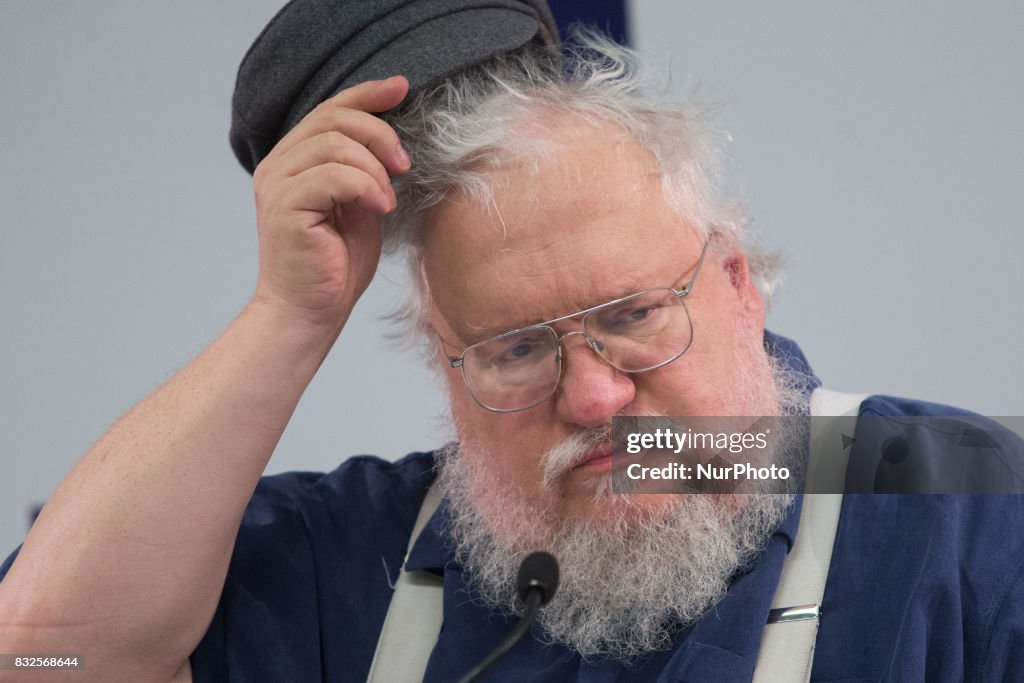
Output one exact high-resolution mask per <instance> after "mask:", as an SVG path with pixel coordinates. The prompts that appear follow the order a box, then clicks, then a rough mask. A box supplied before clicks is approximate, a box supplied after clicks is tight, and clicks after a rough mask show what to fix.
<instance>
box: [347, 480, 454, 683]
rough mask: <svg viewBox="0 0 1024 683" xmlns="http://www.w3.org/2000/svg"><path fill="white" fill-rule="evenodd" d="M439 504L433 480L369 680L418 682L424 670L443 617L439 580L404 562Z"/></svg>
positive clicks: (393, 682) (421, 507)
mask: <svg viewBox="0 0 1024 683" xmlns="http://www.w3.org/2000/svg"><path fill="white" fill-rule="evenodd" d="M440 504H441V490H440V487H439V486H438V485H437V484H436V483H434V484H433V485H432V486H431V487H430V488H429V489H428V490H427V496H426V498H424V499H423V505H422V506H420V512H419V514H418V515H417V516H416V523H415V524H414V525H413V528H412V536H410V537H409V545H408V547H407V549H406V551H405V559H404V560H403V561H402V571H401V573H400V574H399V575H398V581H397V582H396V583H395V593H394V595H392V596H391V604H390V605H389V606H388V614H387V616H386V617H385V618H384V626H383V628H381V632H380V638H378V639H377V651H376V652H374V653H373V664H371V665H370V674H369V675H368V676H367V677H366V680H367V681H368V682H370V683H405V682H406V681H409V682H410V683H413V682H415V683H419V682H420V681H422V680H423V674H424V672H425V671H426V670H427V662H428V661H429V660H430V653H431V652H432V651H433V649H434V645H436V644H437V636H438V634H439V633H440V632H441V622H442V621H443V619H444V604H443V598H444V591H443V589H442V580H441V578H440V577H439V576H435V575H434V574H431V573H430V572H407V571H405V563H406V562H407V561H408V560H409V553H411V552H412V547H413V545H415V543H416V539H417V538H419V535H420V532H422V531H423V527H425V526H426V525H427V522H429V521H430V518H431V517H432V516H433V515H434V511H435V510H437V506H438V505H440Z"/></svg>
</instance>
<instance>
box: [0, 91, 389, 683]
mask: <svg viewBox="0 0 1024 683" xmlns="http://www.w3.org/2000/svg"><path fill="white" fill-rule="evenodd" d="M407 87H408V86H407V84H406V82H405V81H404V79H389V80H387V81H375V82H370V83H364V84H362V85H360V86H356V87H355V88H351V89H349V90H346V91H345V92H343V93H341V94H339V95H338V96H336V97H335V98H332V100H329V101H328V102H325V103H324V104H323V105H321V106H320V107H318V108H317V109H316V110H315V111H314V112H312V113H311V114H310V115H309V116H308V117H307V118H306V119H304V120H303V121H302V122H301V123H300V124H299V125H298V126H297V127H296V128H295V129H294V130H293V131H291V133H289V134H288V135H287V136H285V137H284V138H283V139H282V140H281V142H280V143H279V144H278V145H277V146H276V147H275V148H274V150H273V151H272V152H271V154H270V155H269V156H268V157H267V159H266V160H265V161H264V162H263V163H262V164H261V165H260V167H259V168H258V169H257V171H256V174H255V178H254V188H255V192H256V203H257V215H258V222H259V233H260V276H259V281H258V283H257V287H256V293H255V295H254V297H253V299H252V301H251V302H250V303H249V304H248V305H247V306H246V307H245V309H244V310H243V311H242V312H241V313H240V314H239V316H238V317H237V318H236V319H235V320H234V321H233V322H232V323H231V325H230V326H229V327H228V328H227V330H225V332H224V333H223V334H222V335H221V336H220V337H219V338H218V339H217V340H216V341H215V342H214V343H213V344H211V345H210V347H209V348H207V349H206V350H205V351H203V353H202V354H200V355H199V356H198V357H197V358H196V359H195V360H193V361H192V362H191V363H190V364H189V365H188V366H187V367H185V368H184V369H183V370H181V371H180V372H178V373H177V374H176V375H174V376H173V377H172V378H171V379H170V380H168V381H167V382H166V383H165V384H164V385H163V386H161V387H160V388H158V389H157V390H156V391H154V392H153V393H152V394H150V395H149V396H148V397H146V398H145V399H144V400H143V401H142V402H140V403H139V404H138V405H136V406H135V407H134V408H132V409H131V410H130V411H128V413H126V414H125V415H124V416H122V417H121V418H120V419H119V420H118V421H117V422H116V423H115V424H114V426H113V427H111V429H110V430H109V431H108V432H107V433H106V434H105V435H104V436H103V437H102V438H101V439H100V440H99V441H98V442H97V443H96V444H95V445H94V446H93V447H92V448H91V449H90V450H89V452H88V453H86V454H85V456H83V457H82V459H81V460H80V461H79V462H78V463H77V464H76V465H75V467H74V468H73V469H72V470H71V472H70V473H69V474H68V475H67V476H66V477H65V479H64V480H63V481H62V482H61V484H60V486H59V487H58V488H57V491H56V492H55V493H54V495H53V497H52V498H51V500H50V501H49V502H48V503H47V505H46V506H45V508H44V509H43V511H42V513H41V514H40V516H39V518H38V520H37V521H36V523H35V524H34V526H33V528H32V531H31V533H30V534H29V536H28V538H27V539H26V541H25V544H24V546H23V548H22V550H21V553H20V554H19V556H18V558H17V560H16V561H15V563H14V565H13V566H12V567H11V570H10V572H9V574H8V575H7V577H6V578H5V579H4V581H3V582H2V583H0V651H3V652H32V653H59V652H74V653H79V654H82V655H84V656H85V658H86V662H87V665H86V666H87V670H88V672H89V673H88V676H89V679H97V680H153V679H160V680H170V679H172V677H174V678H177V677H179V676H184V675H185V674H187V673H188V670H187V658H188V656H189V654H190V653H191V652H192V650H193V649H194V648H195V646H196V645H197V644H198V642H199V640H200V639H201V638H202V636H203V634H204V633H205V631H206V628H207V627H208V625H209V622H210V619H211V618H212V616H213V613H214V610H215V608H216V605H217V601H218V599H219V597H220V593H221V590H222V588H223V583H224V577H225V574H226V572H227V567H228V562H229V560H230V557H231V551H232V547H233V544H234V539H235V535H236V534H237V531H238V526H239V524H240V521H241V517H242V513H243V511H244V509H245V505H246V503H247V501H248V500H249V498H250V496H251V495H252V492H253V489H254V488H255V486H256V483H257V480H258V479H259V477H260V474H261V473H262V471H263V469H264V467H265V466H266V464H267V461H268V460H269V458H270V456H271V454H272V452H273V450H274V447H275V446H276V444H277V442H278V440H279V438H280V436H281V434H282V432H283V431H284V428H285V426H286V425H287V423H288V420H289V419H290V417H291V415H292V412H293V411H294V409H295V406H296V405H297V403H298V401H299V398H300V397H301V395H302V392H303V391H304V390H305V388H306V386H307V385H308V384H309V382H310V380H311V379H312V377H313V375H314V373H315V372H316V371H317V369H318V368H319V366H320V363H321V362H322V361H323V359H324V357H325V356H326V354H327V352H328V351H329V350H330V348H331V346H332V345H333V343H334V341H335V339H336V338H337V336H338V334H339V332H340V331H341V328H342V326H343V325H344V323H345V321H346V320H347V318H348V315H349V313H350V312H351V310H352V307H353V306H354V304H355V302H356V300H357V299H358V297H359V296H360V295H361V294H362V292H363V291H364V290H365V289H366V287H367V286H368V285H369V282H370V280H371V279H372V277H373V273H374V272H375V269H376V266H377V261H378V259H379V257H380V232H379V230H380V225H379V216H380V214H382V213H386V212H388V211H390V210H392V209H393V208H394V205H395V197H394V192H393V190H392V189H391V186H390V179H389V174H394V173H401V172H404V171H405V170H406V169H407V167H408V160H407V158H406V157H405V156H404V152H401V148H400V147H399V145H398V139H397V137H396V136H395V134H394V131H392V130H391V129H390V128H389V127H388V126H387V125H386V124H384V123H383V122H382V121H380V120H379V119H377V118H376V117H373V116H372V115H371V114H369V113H368V112H379V111H384V110H386V109H389V108H390V107H393V106H394V105H395V104H397V103H398V102H399V101H401V99H402V98H403V96H404V95H405V92H406V90H407ZM2 673H3V672H0V679H2V678H3V676H2Z"/></svg>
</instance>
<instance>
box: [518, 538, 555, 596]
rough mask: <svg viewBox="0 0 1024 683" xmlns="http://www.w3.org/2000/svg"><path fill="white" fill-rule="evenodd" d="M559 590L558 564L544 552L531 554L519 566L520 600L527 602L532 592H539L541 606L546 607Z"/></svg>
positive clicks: (539, 551) (549, 554)
mask: <svg viewBox="0 0 1024 683" xmlns="http://www.w3.org/2000/svg"><path fill="white" fill-rule="evenodd" d="M556 590H558V562H557V561H556V560H555V558H554V557H553V556H552V555H551V553H546V552H544V551H543V550H538V551H537V552H534V553H530V554H529V555H527V556H526V559H524V560H523V562H522V564H520V565H519V575H518V576H517V577H516V593H518V594H519V599H520V600H522V601H523V602H526V595H527V594H528V593H529V592H530V591H539V592H540V595H541V600H540V604H541V605H546V604H547V603H548V601H549V600H551V598H552V597H553V596H554V594H555V591H556Z"/></svg>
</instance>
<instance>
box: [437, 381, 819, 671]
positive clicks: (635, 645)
mask: <svg viewBox="0 0 1024 683" xmlns="http://www.w3.org/2000/svg"><path fill="white" fill-rule="evenodd" d="M772 374H773V377H774V380H775V389H776V396H777V398H778V406H779V408H778V413H777V414H779V415H794V414H799V413H802V412H805V411H806V400H805V397H804V394H803V391H802V389H801V387H802V384H803V382H804V381H806V378H805V377H803V376H798V375H794V374H792V373H789V372H787V371H785V370H783V369H782V368H781V366H779V365H778V364H777V363H772ZM783 422H784V423H785V424H786V425H790V427H789V429H790V430H791V432H792V433H791V434H788V435H786V437H785V438H783V439H782V442H783V443H789V444H802V443H803V433H804V432H803V430H804V429H805V428H806V425H805V424H804V423H803V421H801V420H785V421H783ZM606 438H607V433H606V432H602V431H601V430H592V431H591V432H590V433H588V432H583V433H581V435H580V436H579V439H577V443H576V444H574V445H572V447H577V448H578V447H580V446H581V445H583V446H584V447H585V446H586V444H587V442H588V441H591V442H596V441H597V440H599V439H606ZM559 448H562V447H556V449H553V451H555V450H559ZM801 457H802V452H800V448H799V447H795V448H794V447H790V448H788V449H786V450H785V452H783V453H777V454H776V455H775V457H774V461H775V462H776V463H778V464H780V465H788V466H791V467H796V468H797V469H799V466H800V463H799V462H798V460H799V459H800V458H801ZM473 460H475V461H476V462H483V461H484V459H483V458H479V457H478V458H475V459H473ZM438 467H439V475H438V481H439V482H440V486H441V487H442V492H443V493H444V495H445V496H447V498H448V503H449V511H450V515H451V519H450V525H449V529H448V532H449V538H450V542H451V543H452V544H453V545H454V550H455V555H456V558H457V560H458V561H459V562H460V564H461V565H462V568H463V569H464V570H465V572H466V575H467V579H468V586H469V590H470V591H471V594H472V597H473V599H474V600H476V601H478V602H479V603H482V604H483V605H485V606H487V607H488V608H490V609H494V610H497V611H499V612H502V613H505V614H517V613H520V612H521V603H520V602H519V600H518V598H517V596H516V592H515V578H516V572H517V569H518V566H519V563H520V562H521V560H522V558H523V557H524V556H525V555H526V554H528V553H530V552H532V551H534V550H548V551H550V552H552V553H553V554H554V555H555V556H556V558H557V559H558V562H559V568H560V583H559V588H558V593H557V596H556V597H555V598H554V599H553V600H552V602H551V603H549V604H548V605H547V606H546V607H545V608H544V609H542V610H541V612H540V614H539V616H538V622H539V623H540V625H541V626H542V627H543V632H544V634H545V636H546V638H547V639H548V641H549V642H552V643H560V644H563V645H565V646H567V647H569V648H570V649H572V650H574V651H576V652H578V653H579V654H580V655H581V656H583V657H584V658H585V659H588V660H596V659H602V658H612V659H617V660H622V661H627V662H628V661H631V660H636V659H638V658H640V657H642V656H644V655H646V654H649V653H651V652H654V651H657V650H664V649H667V648H668V647H670V646H671V644H672V640H673V636H674V634H675V633H676V632H677V631H678V630H679V629H681V628H685V627H687V626H689V625H691V624H693V623H694V622H696V621H697V620H698V619H700V617H701V616H703V615H704V614H705V613H706V612H707V611H708V609H709V608H711V607H712V606H713V605H715V604H716V603H718V602H719V601H720V600H721V599H722V598H723V597H724V596H725V594H726V591H727V590H728V587H729V583H730V579H731V578H732V577H733V576H734V575H735V574H736V573H737V572H738V571H740V570H742V569H744V568H745V567H746V566H747V565H748V564H749V563H750V562H751V561H752V560H753V559H754V558H755V557H756V556H757V555H758V553H760V552H761V551H762V550H763V549H764V547H765V545H766V544H767V542H768V540H769V539H770V538H771V535H772V533H773V532H774V531H775V530H776V529H777V528H778V526H779V524H781V522H782V521H783V519H785V517H786V514H787V513H788V511H789V509H790V507H791V506H792V504H793V500H794V497H793V496H792V495H785V494H757V495H750V496H746V497H745V498H744V501H745V502H744V504H743V505H742V506H741V507H739V508H738V509H737V508H736V507H735V506H733V507H732V508H730V507H729V506H726V505H723V501H724V500H725V499H727V498H729V496H715V495H675V496H672V500H671V503H670V504H669V505H668V507H667V508H666V509H663V510H661V511H659V512H657V513H655V514H652V515H644V514H642V510H641V509H640V508H639V507H638V506H637V505H636V504H635V503H634V502H633V500H632V499H631V496H629V495H622V494H614V493H611V486H610V485H607V484H606V485H604V486H599V487H598V490H597V491H595V501H596V504H601V505H603V506H605V507H606V509H607V510H611V511H613V513H614V514H612V515H611V516H610V517H611V518H610V519H607V518H606V519H603V520H602V521H601V522H600V523H591V522H589V521H588V520H586V519H583V520H580V519H563V518H557V517H556V516H555V515H554V514H553V513H552V512H551V511H550V510H545V509H538V506H537V505H536V504H534V503H530V502H528V501H525V500H524V499H523V497H522V496H520V495H517V494H516V492H515V491H509V490H507V487H506V488H503V487H501V486H500V482H494V481H493V480H491V481H489V479H490V477H489V474H488V473H487V472H486V471H483V469H482V468H476V469H477V470H479V471H471V468H470V467H469V466H468V465H467V459H466V458H464V457H462V454H461V452H460V448H459V446H458V445H456V444H452V445H450V446H449V447H447V448H446V449H444V450H443V451H442V453H441V454H440V455H439V458H438ZM610 476H611V475H609V479H610ZM475 486H476V487H479V488H478V489H477V490H486V491H488V492H489V494H488V495H493V496H497V497H498V498H500V500H492V501H490V502H489V504H488V509H490V510H492V511H493V510H501V511H502V512H501V516H500V519H491V520H488V519H486V518H485V515H484V514H483V513H482V512H481V510H480V508H479V506H478V505H477V503H476V501H475V499H474V495H473V493H472V492H473V490H474V488H475ZM667 495H671V494H667ZM495 527H498V529H496V528H495Z"/></svg>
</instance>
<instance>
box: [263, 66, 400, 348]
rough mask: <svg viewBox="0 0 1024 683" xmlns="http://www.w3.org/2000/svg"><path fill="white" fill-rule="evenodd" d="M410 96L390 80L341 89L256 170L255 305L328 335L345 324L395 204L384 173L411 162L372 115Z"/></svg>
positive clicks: (394, 137)
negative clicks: (382, 226)
mask: <svg viewBox="0 0 1024 683" xmlns="http://www.w3.org/2000/svg"><path fill="white" fill-rule="evenodd" d="M408 89H409V83H408V82H407V81H406V80H405V78H403V77H401V76H394V77H392V78H389V79H387V80H383V81H368V82H366V83H361V84H359V85H357V86H355V87H352V88H349V89H347V90H344V91H342V92H340V93H339V94H337V95H335V96H334V97H332V98H331V99H329V100H327V101H325V102H323V103H322V104H321V105H320V106H318V107H317V108H316V109H314V110H313V111H312V112H310V113H309V115H308V116H306V118H304V119H303V120H302V121H301V122H300V123H299V124H298V125H297V126H296V127H295V128H293V129H292V130H291V131H290V132H289V133H288V134H287V135H286V136H285V137H284V138H282V139H281V141H280V142H278V143H277V145H276V146H275V147H274V149H273V150H272V151H271V152H270V154H269V155H268V156H267V157H266V158H265V159H264V160H263V162H262V163H260V165H259V166H258V167H257V168H256V172H255V174H254V176H253V187H254V190H255V194H256V213H257V222H258V226H259V239H260V272H259V281H258V283H257V286H256V294H255V297H254V299H255V300H256V301H258V302H261V303H264V304H269V305H270V306H273V307H277V308H279V309H281V310H282V311H283V312H284V313H286V314H289V315H295V316H298V317H299V318H300V319H301V320H302V321H304V322H312V323H314V324H316V325H317V326H326V327H330V328H334V329H335V331H337V330H338V329H340V326H341V324H343V323H344V321H345V320H346V319H347V318H348V315H349V313H350V312H351V311H352V307H353V306H354V305H355V302H356V300H357V299H358V298H359V296H360V295H361V294H362V293H363V292H364V291H365V290H366V288H367V286H369V284H370V280H371V279H372V278H373V274H374V272H375V271H376V269H377V263H378V261H379V259H380V251H381V234H380V216H381V215H382V214H385V213H388V212H389V211H392V210H394V208H395V205H396V200H395V193H394V190H393V189H392V188H391V179H390V177H389V176H391V175H396V174H400V173H404V172H405V171H407V170H408V169H409V164H410V162H409V158H408V156H407V155H406V153H405V151H404V150H403V149H402V146H401V143H400V142H399V140H398V136H397V135H396V134H395V132H394V130H392V129H391V127H390V126H388V125H387V124H386V123H384V121H382V120H381V119H379V118H377V117H376V116H374V115H373V113H375V112H383V111H387V110H388V109H391V108H392V107H394V106H395V105H397V104H398V103H399V102H401V101H402V99H403V98H404V97H405V95H406V93H407V92H408Z"/></svg>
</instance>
